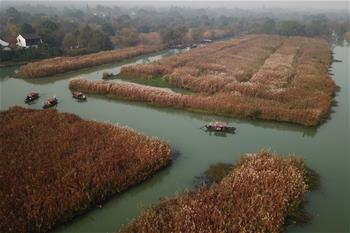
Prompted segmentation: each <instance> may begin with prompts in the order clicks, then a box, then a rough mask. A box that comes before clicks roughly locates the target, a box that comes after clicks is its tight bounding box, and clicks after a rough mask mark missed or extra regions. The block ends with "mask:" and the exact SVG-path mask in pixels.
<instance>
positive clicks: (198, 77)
mask: <svg viewBox="0 0 350 233" xmlns="http://www.w3.org/2000/svg"><path fill="white" fill-rule="evenodd" d="M281 43H282V38H281V37H279V36H266V35H259V36H258V35H249V36H245V37H241V38H238V39H235V40H231V41H224V42H218V43H213V44H210V45H208V46H205V47H203V48H197V49H193V50H191V52H189V53H182V54H178V55H175V56H172V57H168V58H164V59H162V60H160V61H157V62H154V63H151V64H146V65H132V66H127V67H123V68H122V70H121V73H120V75H121V76H127V75H130V76H141V77H143V78H152V77H153V76H159V75H165V76H166V78H167V80H168V82H169V83H171V84H173V85H175V86H177V87H180V88H185V89H189V90H192V91H194V92H206V93H215V92H218V91H220V90H221V89H222V88H223V86H224V85H225V84H227V83H229V82H233V81H247V80H249V79H250V78H251V76H252V75H253V74H254V73H255V72H257V70H258V69H259V67H260V66H261V65H262V64H263V63H264V61H265V59H266V58H267V57H268V56H269V55H270V54H271V53H272V52H273V51H274V50H276V49H277V48H278V47H279V46H280V44H281ZM208 54H210V56H208ZM232 64H234V65H232Z"/></svg>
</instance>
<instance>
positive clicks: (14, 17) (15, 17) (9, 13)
mask: <svg viewBox="0 0 350 233" xmlns="http://www.w3.org/2000/svg"><path fill="white" fill-rule="evenodd" d="M5 17H6V18H7V21H8V22H18V21H19V20H20V18H21V14H20V13H19V12H18V10H16V8H14V7H10V8H8V9H7V10H6V12H5Z"/></svg>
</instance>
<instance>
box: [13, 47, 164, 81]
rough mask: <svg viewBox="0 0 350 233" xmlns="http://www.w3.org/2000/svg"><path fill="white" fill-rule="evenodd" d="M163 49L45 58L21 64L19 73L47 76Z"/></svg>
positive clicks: (127, 49) (148, 48)
mask: <svg viewBox="0 0 350 233" xmlns="http://www.w3.org/2000/svg"><path fill="white" fill-rule="evenodd" d="M161 49H163V46H159V45H150V46H135V47H130V48H126V49H120V50H113V51H104V52H98V53H93V54H88V55H83V56H75V57H57V58H51V59H45V60H42V61H38V62H33V63H29V64H26V65H23V66H21V67H20V70H19V75H20V77H23V78H36V77H45V76H50V75H55V74H60V73H66V72H69V71H73V70H78V69H82V68H86V67H91V66H97V65H102V64H106V63H110V62H116V61H121V60H123V59H128V58H133V57H136V56H140V55H143V54H147V53H151V52H156V51H159V50H161Z"/></svg>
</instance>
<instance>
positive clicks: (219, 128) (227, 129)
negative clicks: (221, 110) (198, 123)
mask: <svg viewBox="0 0 350 233" xmlns="http://www.w3.org/2000/svg"><path fill="white" fill-rule="evenodd" d="M204 127H205V128H206V130H207V131H211V132H224V133H234V132H235V130H236V128H235V127H233V126H229V125H228V124H227V123H225V122H220V121H215V122H211V123H209V124H207V125H204Z"/></svg>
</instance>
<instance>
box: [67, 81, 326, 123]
mask: <svg viewBox="0 0 350 233" xmlns="http://www.w3.org/2000/svg"><path fill="white" fill-rule="evenodd" d="M69 87H70V88H71V89H73V90H78V91H82V92H87V93H95V94H104V95H108V96H110V97H114V98H119V99H125V100H131V101H142V102H147V103H150V104H153V105H157V106H163V107H175V108H181V109H188V110H191V111H205V112H208V113H213V114H217V115H227V116H233V117H238V118H260V119H265V120H276V121H286V122H294V123H298V124H304V125H315V124H317V123H318V122H319V119H320V117H321V116H320V114H321V111H319V110H318V109H317V108H311V107H312V104H313V102H311V103H310V107H309V108H306V109H298V108H297V107H300V106H299V105H300V104H299V105H298V103H297V102H296V103H295V104H294V105H295V106H294V108H293V105H291V104H290V103H288V102H287V103H281V102H280V101H277V100H274V99H263V98H254V97H249V96H243V95H242V94H240V93H238V92H219V93H216V94H213V95H207V94H194V95H188V94H181V93H176V92H173V91H171V90H170V89H165V88H157V87H150V86H145V85H140V84H135V83H130V82H124V81H104V80H97V81H95V80H87V79H83V78H76V79H71V80H70V81H69ZM304 105H305V104H304ZM304 105H302V106H304Z"/></svg>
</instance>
